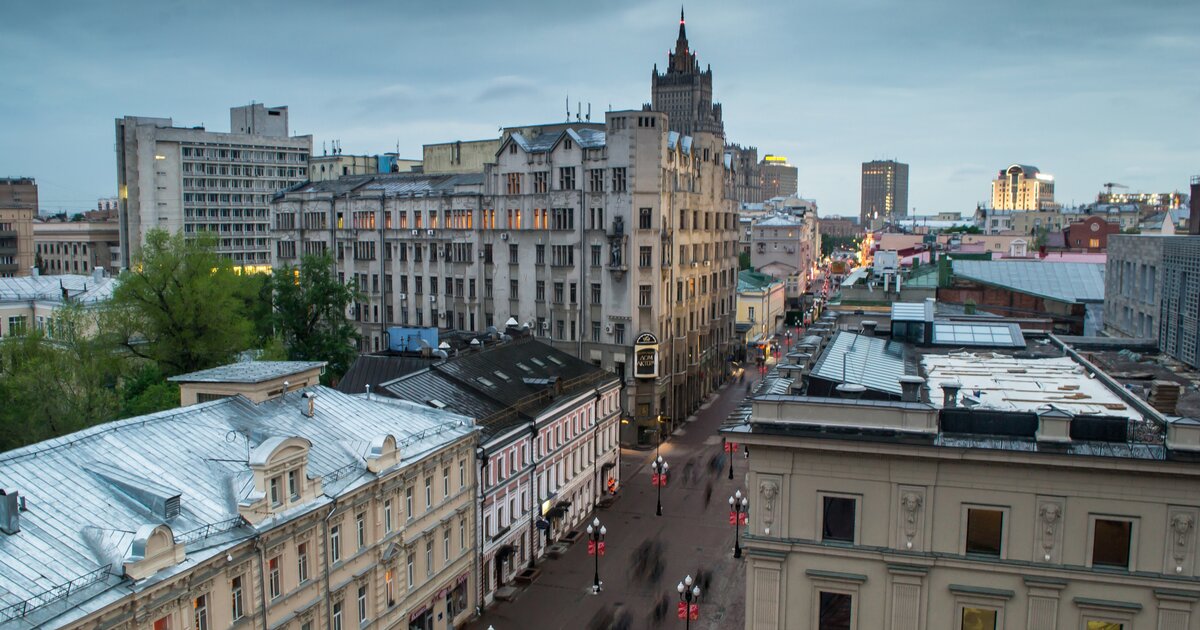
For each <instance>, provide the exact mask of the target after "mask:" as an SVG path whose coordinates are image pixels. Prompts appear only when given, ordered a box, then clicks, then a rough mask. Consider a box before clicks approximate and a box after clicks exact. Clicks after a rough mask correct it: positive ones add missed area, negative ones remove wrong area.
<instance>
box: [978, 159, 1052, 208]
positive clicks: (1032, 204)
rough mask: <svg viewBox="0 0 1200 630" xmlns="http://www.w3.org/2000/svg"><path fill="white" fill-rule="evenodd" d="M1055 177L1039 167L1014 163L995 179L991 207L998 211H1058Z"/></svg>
mask: <svg viewBox="0 0 1200 630" xmlns="http://www.w3.org/2000/svg"><path fill="white" fill-rule="evenodd" d="M1058 207H1059V205H1058V204H1056V203H1055V202H1054V176H1053V175H1047V174H1046V173H1043V172H1041V171H1040V170H1038V167H1036V166H1029V165H1027V164H1013V165H1012V166H1009V167H1008V168H1006V169H1004V170H1002V171H1000V172H999V174H997V175H996V179H994V180H992V208H993V209H995V210H1055V209H1057V208H1058Z"/></svg>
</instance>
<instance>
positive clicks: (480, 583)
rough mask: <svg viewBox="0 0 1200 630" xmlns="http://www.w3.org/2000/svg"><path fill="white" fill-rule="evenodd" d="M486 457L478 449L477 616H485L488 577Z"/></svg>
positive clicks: (479, 447) (476, 484)
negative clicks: (485, 563) (485, 554)
mask: <svg viewBox="0 0 1200 630" xmlns="http://www.w3.org/2000/svg"><path fill="white" fill-rule="evenodd" d="M486 455H487V452H486V451H485V450H484V448H483V447H482V446H478V447H476V450H475V459H476V460H477V461H478V462H479V476H478V477H477V478H476V483H475V486H476V487H477V488H479V503H478V505H477V509H478V510H479V512H477V513H476V514H475V523H477V526H476V527H475V539H476V541H477V542H476V547H475V549H476V551H475V587H476V591H477V593H478V597H476V599H475V614H476V615H477V616H478V615H481V614H483V598H484V594H485V591H484V583H485V582H486V580H487V576H486V575H484V573H483V514H482V512H483V499H484V492H483V490H484V488H483V480H484V479H486V478H487V477H486V476H485V475H484V474H483V470H484V468H487V461H488V460H487V457H486Z"/></svg>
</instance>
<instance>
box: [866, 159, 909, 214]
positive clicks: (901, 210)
mask: <svg viewBox="0 0 1200 630" xmlns="http://www.w3.org/2000/svg"><path fill="white" fill-rule="evenodd" d="M858 216H859V219H860V222H861V223H862V224H863V225H866V224H867V223H868V222H869V221H870V220H871V219H893V218H904V217H907V216H908V165H907V164H904V163H903V162H897V161H896V160H873V161H871V162H863V165H862V201H861V208H860V210H859V213H858Z"/></svg>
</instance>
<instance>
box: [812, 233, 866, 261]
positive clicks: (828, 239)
mask: <svg viewBox="0 0 1200 630" xmlns="http://www.w3.org/2000/svg"><path fill="white" fill-rule="evenodd" d="M839 249H849V250H858V237H855V236H826V235H824V234H822V235H821V256H822V257H824V256H832V255H833V252H836V251H837V250H839Z"/></svg>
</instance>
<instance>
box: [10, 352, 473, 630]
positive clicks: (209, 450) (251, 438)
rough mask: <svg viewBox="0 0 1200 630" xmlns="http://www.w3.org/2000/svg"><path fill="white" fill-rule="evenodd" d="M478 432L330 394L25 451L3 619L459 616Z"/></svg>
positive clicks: (444, 619) (468, 600)
mask: <svg viewBox="0 0 1200 630" xmlns="http://www.w3.org/2000/svg"><path fill="white" fill-rule="evenodd" d="M267 367H268V368H270V367H271V366H267ZM276 376H284V375H283V374H282V373H279V374H276ZM477 442H478V440H477V429H476V428H475V426H474V424H473V423H472V422H471V420H470V419H469V418H466V417H463V416H459V415H457V414H452V413H449V412H445V411H441V410H438V409H434V408H431V407H428V406H425V405H415V404H396V403H394V402H391V403H382V402H378V401H371V400H369V399H365V398H360V397H354V396H348V395H346V394H342V393H340V392H337V391H336V390H332V389H328V388H324V387H321V386H314V387H307V388H304V389H291V390H287V391H282V392H279V393H277V394H275V395H274V397H272V398H271V399H269V400H266V401H264V402H260V403H255V402H252V401H251V400H250V399H248V398H246V397H244V396H240V395H239V396H234V397H230V398H223V399H220V400H214V401H212V402H207V403H201V404H198V405H193V406H190V407H182V408H179V409H175V410H171V411H166V412H161V413H157V414H153V415H150V416H143V417H138V418H131V419H128V420H123V421H119V422H114V423H110V424H106V425H100V426H96V427H92V428H90V429H86V430H84V431H80V432H78V433H75V434H72V435H70V436H67V437H65V438H60V439H56V440H52V441H48V442H43V443H39V444H34V445H31V446H28V447H25V448H22V449H17V450H15V451H10V452H8V453H5V454H3V455H0V478H3V479H4V480H5V487H4V491H5V492H4V494H3V495H0V531H2V532H3V533H0V541H2V543H3V544H0V592H3V593H4V594H5V599H4V603H3V607H2V608H0V624H5V625H7V624H13V625H14V626H16V627H67V628H124V629H129V630H133V629H135V628H136V629H147V630H148V629H153V630H185V629H186V630H209V629H212V628H231V627H233V628H264V629H265V628H272V629H284V628H287V629H291V630H310V629H314V628H328V629H330V630H348V629H350V628H394V627H404V628H421V629H422V630H426V629H430V630H431V629H432V628H434V627H437V628H446V627H453V626H454V625H457V624H460V623H462V622H464V621H465V620H466V619H467V618H468V616H469V615H470V614H472V612H473V611H474V608H475V602H476V597H475V592H476V591H475V582H474V578H473V572H472V570H471V569H472V566H473V553H474V536H473V535H472V527H473V523H474V518H475V499H474V497H475V492H474V491H475V487H476V485H475V475H474V472H473V471H474V466H473V465H472V462H473V457H474V450H475V447H476V445H477ZM66 487H69V488H70V491H69V492H64V491H62V489H63V488H66ZM22 567H24V568H22Z"/></svg>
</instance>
